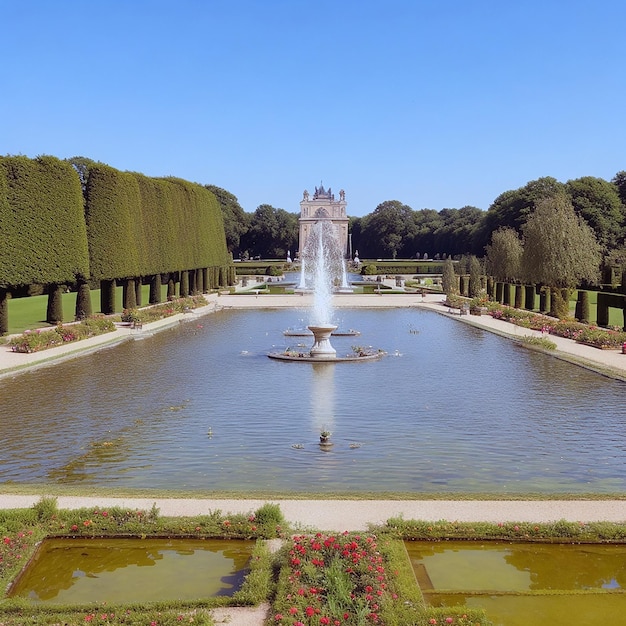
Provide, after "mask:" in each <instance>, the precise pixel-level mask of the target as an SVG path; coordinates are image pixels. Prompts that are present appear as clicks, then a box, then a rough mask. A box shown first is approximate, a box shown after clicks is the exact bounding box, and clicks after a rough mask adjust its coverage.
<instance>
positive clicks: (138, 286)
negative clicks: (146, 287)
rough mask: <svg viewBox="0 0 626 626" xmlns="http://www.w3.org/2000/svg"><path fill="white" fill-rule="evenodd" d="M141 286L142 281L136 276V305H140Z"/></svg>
mask: <svg viewBox="0 0 626 626" xmlns="http://www.w3.org/2000/svg"><path fill="white" fill-rule="evenodd" d="M141 286H142V282H141V278H136V279H135V302H136V303H137V306H138V307H139V306H141Z"/></svg>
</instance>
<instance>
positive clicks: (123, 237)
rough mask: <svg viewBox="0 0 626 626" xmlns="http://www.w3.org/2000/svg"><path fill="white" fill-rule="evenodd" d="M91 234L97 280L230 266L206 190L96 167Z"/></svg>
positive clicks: (90, 191) (216, 209)
mask: <svg viewBox="0 0 626 626" xmlns="http://www.w3.org/2000/svg"><path fill="white" fill-rule="evenodd" d="M86 195H87V207H86V220H87V233H88V239H89V253H90V257H91V264H92V268H91V269H92V275H93V276H94V277H95V278H98V279H101V280H102V279H107V280H111V279H114V278H115V279H120V278H132V277H137V276H152V275H154V274H165V273H169V272H175V271H183V270H196V269H201V268H205V267H211V266H216V267H220V266H229V265H230V264H231V259H230V255H229V253H228V250H227V247H226V236H225V234H224V222H223V218H222V211H221V209H220V206H219V204H218V202H217V200H216V198H215V196H214V195H213V194H212V193H211V192H210V191H209V190H208V189H206V188H205V187H202V186H201V185H198V184H195V183H190V182H188V181H184V180H181V179H178V178H149V177H147V176H144V175H142V174H137V173H130V172H119V171H117V170H115V169H113V168H111V167H109V166H106V165H101V164H95V165H93V166H92V167H90V169H89V177H88V181H87V193H86Z"/></svg>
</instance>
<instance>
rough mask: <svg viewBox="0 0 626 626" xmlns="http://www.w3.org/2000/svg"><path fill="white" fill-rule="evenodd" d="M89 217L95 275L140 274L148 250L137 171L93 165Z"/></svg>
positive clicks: (88, 189)
mask: <svg viewBox="0 0 626 626" xmlns="http://www.w3.org/2000/svg"><path fill="white" fill-rule="evenodd" d="M86 200H87V203H86V207H85V220H86V223H87V239H88V242H89V259H90V263H91V275H92V277H93V278H96V279H97V280H115V279H117V278H128V277H131V276H139V275H140V274H141V271H140V258H142V256H143V255H144V254H145V246H144V240H143V237H142V236H141V235H140V233H141V231H142V228H143V227H142V225H141V223H140V222H141V214H140V211H139V207H140V192H139V185H138V184H137V180H136V178H135V176H134V175H133V174H129V173H128V172H120V171H118V170H116V169H114V168H112V167H109V166H108V165H102V164H99V163H98V164H96V165H93V166H91V167H90V168H89V177H88V179H87V186H86Z"/></svg>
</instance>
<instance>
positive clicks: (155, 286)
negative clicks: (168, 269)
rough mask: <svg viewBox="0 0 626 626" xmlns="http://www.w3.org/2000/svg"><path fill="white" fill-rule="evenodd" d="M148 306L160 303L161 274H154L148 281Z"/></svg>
mask: <svg viewBox="0 0 626 626" xmlns="http://www.w3.org/2000/svg"><path fill="white" fill-rule="evenodd" d="M149 301H150V304H158V303H159V302H161V274H154V275H153V276H152V277H151V279H150V298H149Z"/></svg>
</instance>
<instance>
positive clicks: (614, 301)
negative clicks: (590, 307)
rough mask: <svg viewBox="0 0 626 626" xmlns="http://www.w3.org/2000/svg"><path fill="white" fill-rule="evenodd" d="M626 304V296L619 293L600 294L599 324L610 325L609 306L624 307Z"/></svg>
mask: <svg viewBox="0 0 626 626" xmlns="http://www.w3.org/2000/svg"><path fill="white" fill-rule="evenodd" d="M625 306H626V296H623V295H622V294H617V293H599V294H598V312H597V319H598V326H608V325H609V308H610V307H614V308H618V309H623V308H624V307H625Z"/></svg>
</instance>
